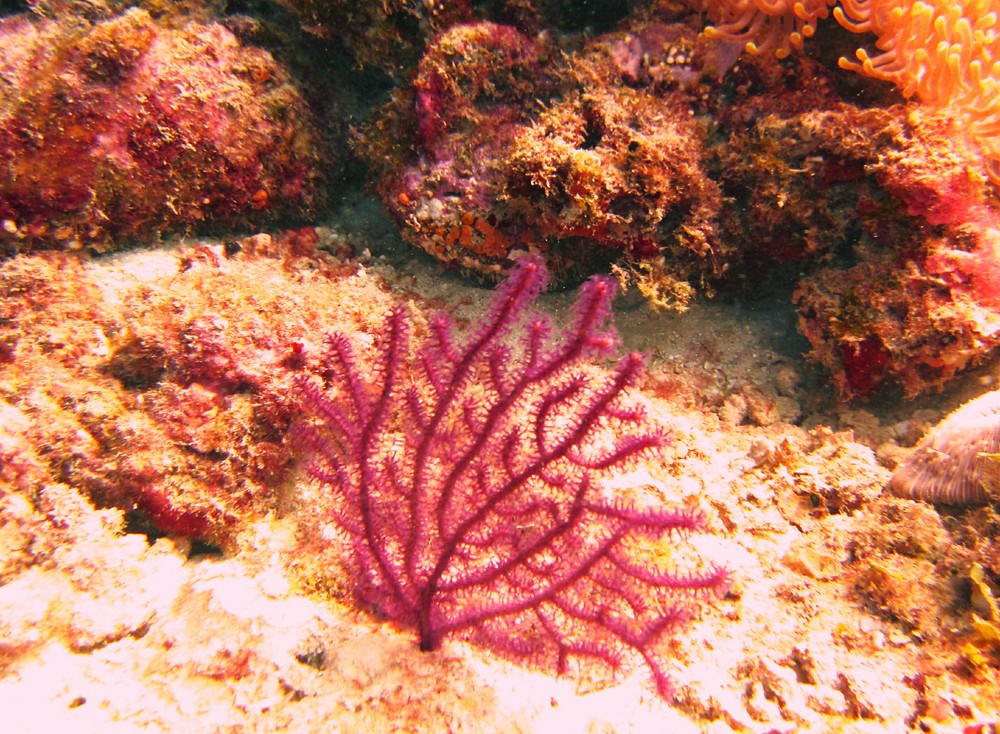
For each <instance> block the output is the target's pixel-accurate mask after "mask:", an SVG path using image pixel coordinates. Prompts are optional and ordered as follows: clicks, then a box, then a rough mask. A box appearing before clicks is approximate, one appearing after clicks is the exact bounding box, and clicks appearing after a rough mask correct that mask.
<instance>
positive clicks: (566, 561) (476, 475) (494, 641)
mask: <svg viewBox="0 0 1000 734" xmlns="http://www.w3.org/2000/svg"><path fill="white" fill-rule="evenodd" d="M546 278H547V272H546V269H545V266H544V264H543V263H542V261H541V259H540V258H538V257H532V258H525V259H523V260H521V261H520V262H519V264H518V265H517V267H516V268H515V270H514V272H513V274H512V275H511V277H510V278H509V280H508V281H507V282H506V283H505V284H504V285H502V286H501V287H500V289H499V290H498V291H497V293H496V295H495V297H494V299H493V301H492V304H491V308H490V310H489V313H488V315H487V316H486V317H485V319H484V320H483V322H482V325H481V326H480V327H479V328H478V329H477V330H475V331H474V332H473V333H472V334H470V335H468V336H467V337H465V338H464V339H459V338H457V337H456V335H455V334H454V326H453V324H452V321H451V319H450V318H449V317H448V316H447V315H440V316H437V317H435V318H433V319H432V320H431V322H430V334H429V336H428V338H427V339H426V341H425V343H424V344H423V345H422V346H420V347H419V348H418V349H417V350H416V351H415V353H412V356H411V347H410V342H411V331H412V329H411V317H410V315H409V313H408V312H407V310H406V309H405V308H402V307H400V308H396V309H394V310H393V311H392V313H391V314H390V316H389V317H388V319H387V322H386V326H385V330H384V333H383V334H382V335H381V338H380V344H379V345H378V347H377V351H376V353H375V355H374V357H373V360H372V362H371V366H370V367H368V366H366V360H363V359H362V358H361V356H360V355H359V353H358V351H357V350H356V348H355V347H353V346H352V344H351V342H350V341H349V340H348V338H347V337H345V336H343V335H333V336H331V337H330V338H329V340H328V360H327V362H326V365H325V370H324V379H325V381H326V383H327V384H328V389H324V388H322V387H321V386H320V384H319V383H318V381H317V380H315V379H308V378H303V379H302V380H300V381H299V387H300V389H301V392H302V395H303V402H304V405H305V408H306V410H307V412H308V413H309V414H310V415H311V417H312V419H311V420H310V421H309V422H308V423H306V424H303V425H301V426H300V427H299V428H298V429H297V436H298V440H299V443H300V445H302V446H304V447H306V448H307V449H308V450H309V451H310V452H311V453H312V454H313V457H314V458H313V460H312V462H311V463H310V465H309V471H310V473H311V474H312V476H314V477H315V478H316V479H318V480H319V481H320V482H322V483H324V484H326V485H328V486H329V488H330V489H331V491H332V493H333V509H332V511H331V515H330V520H331V521H332V522H333V523H335V525H336V526H338V527H339V528H340V529H341V530H342V531H343V532H344V533H345V535H346V538H347V539H348V540H349V545H350V550H351V553H350V567H351V571H352V573H353V575H354V581H355V584H356V590H357V594H358V596H359V598H360V599H361V600H362V601H363V602H365V603H367V604H370V605H371V606H373V607H374V608H376V609H377V610H378V611H379V612H380V613H381V614H383V615H385V616H387V617H389V618H391V619H394V620H396V621H398V622H400V623H402V624H403V625H405V626H407V627H410V628H413V629H415V630H416V631H417V632H418V634H419V642H420V647H421V648H422V649H424V650H433V649H436V648H437V647H438V646H439V645H440V643H441V641H442V639H443V638H445V637H456V638H462V639H468V640H471V641H473V642H476V643H478V644H481V645H483V646H485V647H488V648H490V649H492V650H494V651H496V652H499V653H501V654H504V655H507V656H511V657H514V658H517V659H524V660H528V661H532V662H535V663H537V664H540V665H545V666H550V667H554V668H555V669H556V670H557V671H558V672H559V673H565V672H568V671H569V669H570V665H571V663H572V662H574V661H576V662H579V661H581V660H590V661H596V662H598V663H599V664H601V665H602V666H603V667H604V668H610V669H611V670H612V671H617V670H619V669H620V668H621V667H622V666H623V664H625V663H626V662H627V661H628V660H629V659H630V658H632V657H635V656H638V657H641V658H642V659H643V660H644V661H645V662H646V664H647V665H648V666H649V668H650V670H651V671H652V673H653V676H654V679H655V681H656V685H657V689H658V691H659V692H660V693H661V694H663V695H667V694H668V692H669V683H668V680H667V676H666V674H665V672H664V666H663V660H662V658H661V650H660V643H661V642H662V640H663V638H664V637H665V636H666V635H668V634H670V633H672V632H674V631H675V630H676V629H677V627H678V625H680V624H681V623H682V622H683V621H685V620H686V619H687V617H688V615H689V612H690V607H689V602H690V600H691V599H692V598H693V597H699V596H714V595H718V594H721V593H723V592H724V590H725V589H726V588H727V586H728V581H729V573H728V571H727V570H726V569H724V568H721V567H715V566H712V565H708V564H706V566H705V568H703V569H701V570H699V571H696V572H691V573H686V574H678V573H677V572H676V571H674V570H672V569H667V568H662V567H660V566H658V565H657V564H652V565H646V564H644V563H643V562H640V561H639V560H638V559H637V557H636V553H635V551H636V548H637V547H641V546H642V545H643V544H644V543H650V544H651V543H655V542H657V541H661V540H663V539H668V540H669V539H670V537H671V536H672V535H673V534H675V533H676V532H684V531H701V530H705V528H706V518H705V516H704V514H703V513H702V512H701V511H699V510H697V509H695V508H691V507H664V506H660V505H655V504H650V505H649V506H639V505H638V504H634V503H632V502H630V501H626V500H625V499H622V498H617V497H608V496H607V495H606V494H605V493H604V492H603V491H602V488H601V479H602V478H603V477H605V476H607V475H608V474H609V473H611V472H615V471H621V470H624V469H628V468H629V467H631V466H633V465H634V464H636V462H638V461H639V460H640V459H641V458H643V457H646V456H647V454H648V453H649V452H650V451H653V450H655V449H656V448H657V447H660V446H663V445H664V444H665V443H666V442H667V440H668V439H667V434H666V432H665V431H664V430H663V429H661V428H660V427H658V426H656V425H655V424H654V423H653V422H652V421H651V420H650V419H649V418H648V417H647V415H646V413H645V412H644V410H643V409H642V408H641V407H639V406H638V405H636V404H635V403H633V402H632V401H631V400H630V399H629V397H628V391H629V390H630V389H631V388H633V387H634V386H635V385H636V383H637V381H638V380H639V378H640V376H641V373H642V370H643V366H644V360H643V357H642V356H641V355H639V354H635V353H633V354H628V355H625V356H624V357H621V358H620V360H619V361H618V363H617V366H616V367H615V368H614V369H613V370H612V371H611V373H610V374H609V375H607V376H605V377H597V376H594V375H593V373H591V372H590V371H589V370H588V369H587V364H588V363H589V362H590V361H592V360H595V359H600V358H604V357H607V356H610V355H611V354H612V353H613V352H614V351H615V347H616V345H617V340H616V337H615V335H614V332H613V331H612V330H610V329H605V326H604V325H605V323H606V321H607V319H608V317H609V313H610V304H611V301H612V299H613V297H614V294H615V285H614V283H613V282H612V281H611V280H610V279H607V278H602V277H596V278H593V279H592V280H590V281H589V282H588V283H587V284H586V285H585V286H584V287H583V288H582V290H581V293H580V295H579V298H578V301H577V303H576V306H575V311H574V318H573V320H572V323H571V326H570V327H569V328H568V329H567V330H566V331H565V332H564V333H563V334H561V335H559V338H558V339H550V335H551V332H552V328H551V326H550V325H549V323H548V322H547V321H546V320H545V319H543V318H540V317H537V316H534V315H530V314H528V313H527V310H528V305H529V304H530V303H531V302H532V301H533V300H534V298H535V297H536V296H537V294H538V292H539V291H540V289H542V288H543V287H544V285H545V282H546ZM515 331H517V335H516V336H517V345H516V346H513V345H512V344H511V343H510V341H509V339H508V337H509V336H511V335H512V334H513V333H514V332H515Z"/></svg>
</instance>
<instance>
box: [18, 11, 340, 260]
mask: <svg viewBox="0 0 1000 734" xmlns="http://www.w3.org/2000/svg"><path fill="white" fill-rule="evenodd" d="M0 38H2V41H0V98H2V103H0V163H2V165H0V224H2V226H0V251H7V252H11V251H20V250H26V249H30V248H32V247H36V246H58V247H63V248H66V249H74V248H79V247H83V246H94V247H95V248H98V249H101V248H105V247H108V246H111V245H112V244H113V243H116V242H120V241H122V240H123V239H126V238H129V237H138V236H148V235H151V234H156V233H159V232H162V231H168V230H179V229H191V228H196V227H199V226H210V225H219V224H229V225H232V224H235V223H239V222H245V221H254V220H262V219H267V218H273V217H276V216H279V215H289V214H301V213H303V212H307V211H309V210H310V209H311V208H312V207H314V206H315V205H316V204H317V203H318V198H319V196H320V190H319V188H318V186H317V184H318V179H319V177H320V174H319V171H320V170H321V169H322V163H323V161H324V159H325V155H324V153H323V152H322V146H321V144H320V138H319V135H318V134H317V133H316V132H315V131H314V123H313V120H312V115H311V112H310V110H309V108H308V107H307V105H306V103H305V102H304V100H303V98H302V97H301V95H300V94H299V93H298V91H297V90H296V88H295V87H294V86H293V85H292V83H291V82H290V79H289V77H288V75H287V73H286V72H285V71H284V70H283V69H282V67H281V66H279V65H278V64H277V63H276V62H275V60H274V58H273V57H272V56H271V55H270V54H269V53H268V52H266V51H263V50H259V49H254V48H250V47H246V46H244V45H242V44H241V43H240V41H238V40H237V39H236V37H235V36H233V34H232V33H230V32H229V31H228V30H226V28H224V27H223V26H222V25H219V24H217V23H210V24H201V23H188V24H186V25H184V26H183V27H180V28H174V27H164V26H161V25H159V24H158V23H157V22H155V21H154V20H153V19H152V18H151V17H150V16H149V14H148V13H146V12H145V11H143V10H138V9H134V10H131V11H128V12H126V13H125V14H123V15H121V16H118V17H113V18H110V19H107V20H102V21H99V22H95V23H93V24H83V25H82V27H81V25H80V23H79V22H76V24H75V25H74V24H73V23H71V22H70V21H69V20H66V19H62V20H58V21H56V20H48V19H43V18H38V17H32V16H27V15H19V16H12V17H9V18H4V19H2V20H0Z"/></svg>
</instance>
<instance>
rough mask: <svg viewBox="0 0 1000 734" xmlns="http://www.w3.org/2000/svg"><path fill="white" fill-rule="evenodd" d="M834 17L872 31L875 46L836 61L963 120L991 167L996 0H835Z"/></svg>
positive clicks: (999, 123)
mask: <svg viewBox="0 0 1000 734" xmlns="http://www.w3.org/2000/svg"><path fill="white" fill-rule="evenodd" d="M833 14H834V17H836V18H837V20H838V21H839V22H840V24H841V25H843V26H844V27H845V28H848V29H850V30H852V31H855V32H857V33H865V32H869V31H870V32H871V33H874V34H875V35H876V36H877V37H878V41H876V44H875V45H876V46H877V47H878V49H879V50H880V51H881V53H879V54H876V55H875V56H870V55H869V54H868V53H867V52H866V51H865V50H864V49H858V51H857V54H856V56H857V58H858V61H857V62H855V61H849V60H848V59H841V60H840V66H842V67H843V68H845V69H851V70H853V71H857V72H858V73H861V74H864V75H865V76H870V77H874V78H876V79H885V80H887V81H891V82H893V83H894V84H895V85H896V86H897V87H899V89H900V90H901V91H902V93H903V94H904V95H905V96H907V97H910V96H913V95H914V94H915V95H916V96H917V97H918V98H919V99H920V100H921V101H922V102H924V103H926V104H929V105H933V106H935V107H952V108H954V109H956V110H958V111H959V113H960V115H961V117H963V118H965V119H966V120H967V122H968V123H969V131H970V132H971V133H972V135H973V136H974V137H976V138H977V139H978V140H979V141H980V143H982V145H983V148H984V149H985V153H986V155H987V156H988V157H989V158H990V159H991V161H992V163H993V166H994V173H996V168H997V163H998V161H1000V32H998V31H1000V28H998V26H1000V0H917V1H916V2H911V1H910V0H841V6H840V7H838V8H835V9H834V11H833Z"/></svg>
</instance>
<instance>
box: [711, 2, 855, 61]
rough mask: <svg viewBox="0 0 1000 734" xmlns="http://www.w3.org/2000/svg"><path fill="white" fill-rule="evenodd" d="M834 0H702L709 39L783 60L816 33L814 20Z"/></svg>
mask: <svg viewBox="0 0 1000 734" xmlns="http://www.w3.org/2000/svg"><path fill="white" fill-rule="evenodd" d="M835 2H836V0H705V3H704V10H705V11H706V12H707V13H708V17H709V20H711V21H712V22H713V23H715V25H713V26H709V27H708V28H706V29H705V35H706V36H708V37H709V38H722V39H724V40H727V41H733V42H735V43H743V44H746V48H747V50H748V51H750V53H774V55H775V56H777V57H778V58H779V59H783V58H785V57H786V56H788V54H789V53H790V52H791V49H792V48H793V47H794V48H802V41H803V39H805V38H810V37H811V36H812V35H813V33H815V32H816V23H817V21H819V20H821V19H823V18H826V17H827V16H828V15H829V14H830V6H831V5H833V4H834V3H835Z"/></svg>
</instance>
